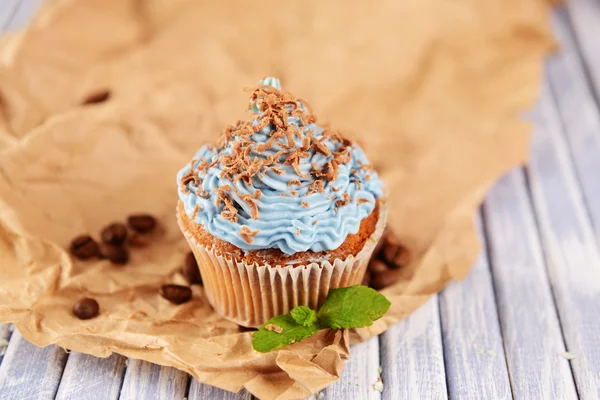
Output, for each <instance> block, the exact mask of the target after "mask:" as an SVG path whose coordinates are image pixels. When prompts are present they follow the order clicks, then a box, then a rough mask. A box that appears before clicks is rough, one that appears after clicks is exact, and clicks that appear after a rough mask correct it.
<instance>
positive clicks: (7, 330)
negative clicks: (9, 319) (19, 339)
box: [0, 323, 15, 365]
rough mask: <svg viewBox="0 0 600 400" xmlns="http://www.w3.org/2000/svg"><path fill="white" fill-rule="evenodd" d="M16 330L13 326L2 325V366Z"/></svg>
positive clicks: (0, 356)
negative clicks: (11, 337) (9, 342)
mask: <svg viewBox="0 0 600 400" xmlns="http://www.w3.org/2000/svg"><path fill="white" fill-rule="evenodd" d="M14 329H15V327H14V325H12V324H2V323H0V365H1V364H2V360H3V359H4V355H5V354H6V350H7V348H8V341H9V340H10V336H11V335H12V332H13V330H14Z"/></svg>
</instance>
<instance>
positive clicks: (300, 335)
mask: <svg viewBox="0 0 600 400" xmlns="http://www.w3.org/2000/svg"><path fill="white" fill-rule="evenodd" d="M313 312H314V311H313ZM318 330H319V325H318V324H317V323H316V322H314V323H312V324H310V325H308V326H304V325H302V324H299V323H298V322H296V321H295V320H294V318H293V317H292V316H291V315H290V314H283V315H278V316H276V317H273V318H271V319H270V320H268V321H267V322H265V323H264V325H262V326H261V327H260V328H258V331H256V332H254V333H253V334H252V339H253V340H252V347H254V350H256V351H259V352H261V353H266V352H269V351H271V350H275V349H278V348H280V347H284V346H287V345H288V344H292V343H296V342H299V341H301V340H303V339H306V338H308V337H311V336H312V335H313V334H314V333H315V332H317V331H318Z"/></svg>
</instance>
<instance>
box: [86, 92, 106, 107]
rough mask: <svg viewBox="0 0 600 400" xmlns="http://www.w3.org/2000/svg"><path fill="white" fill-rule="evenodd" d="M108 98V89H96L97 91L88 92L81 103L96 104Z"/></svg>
mask: <svg viewBox="0 0 600 400" xmlns="http://www.w3.org/2000/svg"><path fill="white" fill-rule="evenodd" d="M109 98H110V92H109V91H108V90H98V91H97V92H93V93H90V94H88V95H87V96H86V97H85V99H83V102H82V103H83V104H98V103H103V102H105V101H106V100H108V99H109Z"/></svg>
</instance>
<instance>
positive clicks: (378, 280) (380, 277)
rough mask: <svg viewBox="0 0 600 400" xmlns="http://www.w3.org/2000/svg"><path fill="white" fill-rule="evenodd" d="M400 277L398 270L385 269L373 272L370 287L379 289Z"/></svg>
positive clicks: (391, 283)
mask: <svg viewBox="0 0 600 400" xmlns="http://www.w3.org/2000/svg"><path fill="white" fill-rule="evenodd" d="M399 277H400V270H397V269H388V270H387V271H383V272H380V273H378V274H373V276H372V277H371V287H372V288H373V289H375V290H381V289H383V288H386V287H388V286H391V285H393V284H394V283H396V281H397V280H398V278H399Z"/></svg>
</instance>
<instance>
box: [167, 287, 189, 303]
mask: <svg viewBox="0 0 600 400" xmlns="http://www.w3.org/2000/svg"><path fill="white" fill-rule="evenodd" d="M160 295H161V296H162V297H163V298H165V299H166V300H168V301H170V302H171V303H173V304H182V303H185V302H186V301H189V300H190V299H191V298H192V289H190V288H189V287H187V286H181V285H173V284H170V285H162V286H161V287H160Z"/></svg>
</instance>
